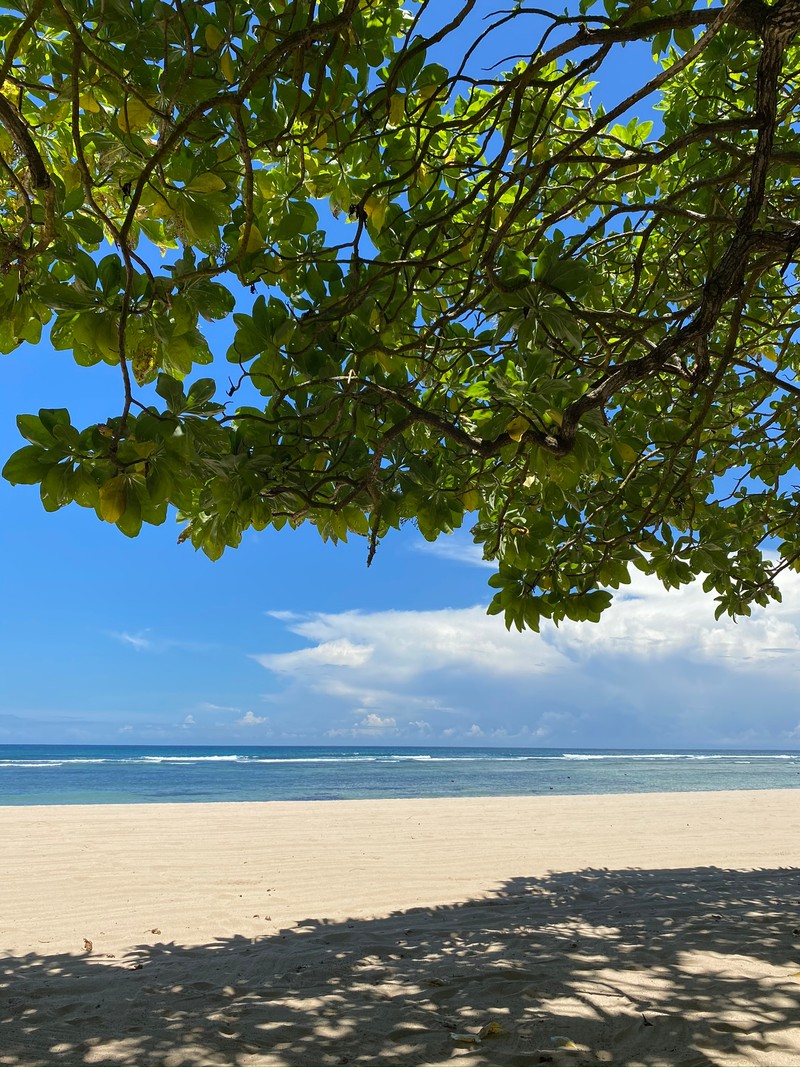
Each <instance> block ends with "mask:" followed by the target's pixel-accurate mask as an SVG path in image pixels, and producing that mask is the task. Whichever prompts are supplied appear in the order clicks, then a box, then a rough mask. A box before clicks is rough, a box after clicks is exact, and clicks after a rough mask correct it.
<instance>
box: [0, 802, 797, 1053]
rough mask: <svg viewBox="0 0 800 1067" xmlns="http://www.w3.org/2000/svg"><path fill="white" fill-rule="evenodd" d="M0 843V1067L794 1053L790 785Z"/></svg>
mask: <svg viewBox="0 0 800 1067" xmlns="http://www.w3.org/2000/svg"><path fill="white" fill-rule="evenodd" d="M0 841H1V842H2V856H3V860H2V879H1V880H0V949H1V950H2V951H3V957H4V958H3V960H2V962H1V963H0V974H1V975H2V977H0V1064H9V1065H33V1064H36V1065H41V1064H59V1065H67V1064H70V1065H71V1064H129V1065H134V1064H140V1065H161V1064H163V1065H165V1067H177V1065H195V1064H197V1065H200V1064H220V1065H225V1064H231V1065H233V1064H236V1065H243V1067H246V1065H260V1064H263V1065H276V1064H286V1065H290V1064H297V1065H300V1064H342V1065H344V1064H443V1063H450V1062H455V1063H458V1064H463V1065H464V1067H469V1065H472V1064H508V1065H523V1064H537V1063H555V1064H562V1063H563V1064H584V1063H586V1064H588V1063H613V1064H676V1065H677V1064H680V1065H688V1064H722V1065H734V1064H764V1065H767V1064H769V1065H782V1064H786V1065H788V1064H798V1063H800V870H799V869H798V855H799V854H800V791H794V790H775V791H761V792H730V793H684V794H680V793H678V794H640V795H626V796H604V797H588V796H581V797H578V796H575V797H560V796H553V797H514V798H486V799H481V798H476V799H443V800H383V801H331V802H307V803H263V804H182V805H181V804H164V805H122V806H114V805H108V806H91V807H77V806H76V807H6V808H0ZM481 1033H483V1036H482V1037H481V1036H480V1035H481Z"/></svg>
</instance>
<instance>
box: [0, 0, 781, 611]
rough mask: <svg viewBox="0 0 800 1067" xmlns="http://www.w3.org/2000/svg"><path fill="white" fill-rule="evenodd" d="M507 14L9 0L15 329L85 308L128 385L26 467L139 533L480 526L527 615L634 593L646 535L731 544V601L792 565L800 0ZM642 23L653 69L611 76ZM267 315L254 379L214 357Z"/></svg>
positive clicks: (12, 341)
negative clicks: (218, 332)
mask: <svg viewBox="0 0 800 1067" xmlns="http://www.w3.org/2000/svg"><path fill="white" fill-rule="evenodd" d="M443 9H444V10H443ZM483 14H485V10H481V6H480V5H479V4H478V2H477V0H464V2H463V4H462V6H460V7H459V8H457V9H456V8H455V6H454V5H439V4H436V3H433V2H431V0H422V2H420V3H413V2H412V0H408V2H407V4H406V6H405V7H404V6H403V5H402V3H401V0H319V2H313V0H311V2H302V3H301V2H299V0H297V2H290V0H249V2H248V0H217V2H216V3H215V4H214V5H210V4H201V3H194V2H190V0H32V2H30V3H28V2H27V0H26V2H23V3H22V5H21V6H20V7H18V8H16V13H15V8H14V6H13V5H12V7H8V6H7V7H6V8H4V12H3V14H2V15H0V23H2V66H1V67H0V78H1V79H2V85H3V87H2V95H0V124H1V125H2V129H0V182H2V193H3V197H2V206H1V207H0V268H1V269H2V275H0V304H2V315H0V346H1V347H2V350H3V351H4V352H10V351H11V350H12V349H14V348H16V347H17V346H18V345H20V344H21V343H22V342H23V341H27V342H30V343H33V344H36V343H38V342H39V340H40V338H41V336H42V330H43V327H44V326H45V325H48V327H49V336H50V340H51V342H52V344H53V346H54V347H55V348H56V349H58V350H64V351H71V353H72V356H73V357H74V359H75V360H76V361H77V362H78V363H79V364H80V365H82V366H86V367H91V366H92V365H93V364H97V363H99V362H101V361H103V362H105V363H110V364H114V365H116V366H118V367H119V372H120V386H121V392H120V406H119V411H118V413H117V414H116V415H115V417H113V418H108V419H106V420H105V421H102V422H98V423H96V424H93V425H91V426H89V427H87V428H85V429H79V428H76V427H74V426H72V424H71V421H70V416H69V413H68V411H67V410H66V409H47V410H41V411H40V412H39V413H38V415H32V414H25V415H21V416H20V418H19V428H20V431H21V433H22V435H23V437H24V438H26V440H27V442H28V444H27V445H25V446H24V447H22V448H21V449H20V450H19V451H17V452H15V453H14V455H12V456H11V458H10V459H9V460H8V462H7V463H6V466H5V468H4V475H5V477H6V478H7V479H8V480H9V481H11V482H13V483H27V484H38V485H40V489H41V497H42V502H43V504H44V506H45V508H46V509H48V510H50V511H52V510H55V509H57V508H60V507H62V506H64V505H65V504H67V503H69V502H71V501H76V502H77V503H78V504H80V505H82V506H84V507H90V508H94V509H95V510H96V512H97V514H98V516H99V517H100V518H101V519H103V520H105V521H106V522H112V523H116V525H117V526H118V527H119V529H120V530H121V531H122V532H123V533H125V534H127V535H129V536H133V535H135V534H136V533H137V532H138V531H139V529H140V527H141V524H142V523H143V522H147V523H161V522H163V521H164V519H165V517H166V515H167V511H168V508H169V506H170V505H171V506H173V507H174V508H176V509H177V511H178V515H179V518H180V519H181V520H183V521H185V523H186V525H185V528H184V530H183V532H182V533H181V536H180V540H185V539H189V540H191V542H192V544H194V545H195V547H197V548H201V549H203V551H204V552H206V553H207V554H208V555H209V556H210V557H211V558H212V559H216V558H217V557H218V556H219V555H220V554H221V553H222V552H223V550H224V548H225V547H226V546H235V545H236V544H238V542H239V539H240V537H241V533H242V531H243V530H244V529H245V528H247V527H250V526H252V527H255V528H256V529H261V528H263V527H265V526H268V525H273V526H281V525H283V524H284V523H287V522H288V523H290V524H291V525H298V524H299V523H301V522H303V521H309V522H312V523H313V524H314V525H316V527H317V529H318V531H319V533H320V534H321V535H322V537H324V538H332V539H334V540H336V539H340V538H342V539H343V538H346V537H347V535H348V533H349V532H350V531H354V532H355V533H357V534H361V535H363V536H364V537H366V538H367V540H368V560H369V561H371V560H372V557H373V555H374V554H375V551H376V547H377V546H378V544H379V541H380V540H381V539H382V538H383V537H385V536H386V535H387V533H388V532H389V531H390V530H391V529H392V528H395V527H398V526H399V525H400V524H402V523H403V522H405V521H408V520H413V521H415V522H416V523H417V524H418V526H419V529H420V531H421V532H422V534H423V535H424V536H425V537H426V538H428V539H434V538H436V537H437V536H438V535H439V534H441V533H442V532H450V531H452V530H453V529H455V528H456V527H459V526H461V525H462V523H463V522H464V521H465V518H469V520H470V521H473V520H474V521H475V525H474V530H473V533H474V536H475V539H476V541H477V542H478V543H479V544H481V545H482V546H483V551H484V553H485V555H486V556H487V558H489V559H492V560H496V561H497V564H498V569H497V573H496V574H495V575H494V576H493V577H492V579H491V581H490V584H491V585H492V586H493V587H494V589H495V590H496V594H495V596H494V599H493V601H492V604H491V607H490V609H489V610H490V611H492V612H504V613H505V617H506V621H507V623H508V624H509V625H512V624H513V625H516V626H518V627H519V628H522V627H523V626H531V627H534V628H536V627H537V626H538V624H539V620H540V619H541V618H542V617H550V618H553V619H554V620H555V621H558V620H559V619H562V618H565V617H568V618H573V619H592V620H596V619H597V618H598V617H599V615H600V613H601V611H602V610H603V609H604V608H605V607H606V606H607V604H608V603H609V601H610V599H611V593H610V592H609V591H608V590H609V589H614V588H617V587H618V586H619V585H620V584H621V583H625V582H628V581H629V571H630V569H631V567H638V568H639V569H641V570H643V571H646V572H648V573H654V574H656V575H657V576H658V578H659V579H660V580H661V581H662V582H663V583H664V584H665V585H667V586H678V585H680V584H683V583H687V582H690V581H692V580H693V579H695V578H697V577H699V576H702V577H703V581H704V586H705V588H706V589H707V590H708V591H712V590H714V591H716V594H717V599H718V601H719V607H718V611H719V612H720V613H721V612H729V613H730V614H732V615H736V614H748V613H749V611H750V604H751V603H753V602H755V603H758V604H765V603H767V601H768V599H769V598H771V597H772V598H775V597H779V592H778V589H777V586H776V584H775V579H776V577H777V575H778V574H779V573H780V572H781V571H782V570H783V569H785V568H787V567H790V568H794V569H800V521H799V519H798V517H799V516H800V489H798V488H796V487H795V486H794V484H793V479H795V468H796V466H797V463H798V441H797V436H798V435H797V429H796V428H797V404H798V398H799V397H800V385H798V384H797V382H796V380H795V368H796V367H797V363H798V347H797V342H796V340H795V333H796V330H797V326H798V321H797V307H798V297H797V280H796V275H795V265H796V262H797V252H798V248H800V222H798V221H797V220H798V211H799V210H800V192H799V191H798V185H797V179H796V174H797V168H798V163H800V144H799V143H798V127H797V122H798V120H799V119H800V115H799V114H798V108H800V86H799V85H798V82H797V74H796V72H797V69H798V66H799V65H800V64H799V63H798V60H800V49H798V47H797V45H796V43H795V33H796V30H797V29H798V27H800V0H778V2H776V3H774V4H772V5H769V4H766V3H764V2H762V0H731V2H729V3H728V4H727V5H725V6H724V7H716V6H712V7H706V6H704V5H701V4H698V5H697V6H694V4H693V2H692V0H688V2H681V0H648V2H647V3H641V2H639V0H634V2H633V3H631V4H629V5H626V4H623V3H619V2H618V0H605V3H604V5H603V6H600V5H599V4H597V3H591V2H590V0H581V2H580V8H579V9H576V10H572V11H570V12H566V13H564V14H561V15H557V14H549V13H547V12H546V11H542V10H539V9H533V8H527V7H526V6H525V5H524V3H518V4H516V5H514V7H513V9H511V10H508V11H506V12H500V13H495V14H493V15H491V17H489V18H486V19H483V20H482V21H481V20H478V21H476V20H477V19H478V16H481V15H483ZM437 19H438V20H439V21H438V22H437V21H436V20H437ZM469 27H474V32H473V37H472V43H471V44H470V46H469V47H468V48H466V49H465V48H464V47H463V46H462V45H458V46H456V45H453V44H449V43H448V42H450V41H451V40H459V41H463V39H464V33H465V32H466V29H468V28H469ZM454 35H458V36H454ZM509 40H513V41H515V42H521V43H522V44H523V45H524V47H523V48H522V51H523V52H524V54H523V55H519V56H512V57H511V58H510V59H508V60H506V61H505V64H500V65H496V66H495V67H494V68H492V67H490V68H489V70H488V72H487V70H486V69H485V64H484V63H483V60H482V58H481V57H485V56H487V55H491V56H492V57H493V58H494V59H497V58H500V57H498V56H497V50H498V49H499V48H501V47H502V46H503V45H504V44H505V45H507V43H508V41H509ZM494 42H497V44H496V45H495V44H494ZM631 42H649V46H650V49H651V51H652V54H653V57H654V60H655V61H654V63H653V68H652V76H651V77H650V78H649V80H648V81H647V82H646V83H645V84H641V85H638V86H636V87H635V90H634V91H631V92H630V94H629V95H628V96H627V98H626V99H624V100H620V101H619V102H618V103H615V104H614V105H613V106H611V105H609V104H608V103H607V104H606V106H605V107H603V106H601V105H600V104H599V103H594V102H593V93H592V90H593V87H594V86H595V81H596V80H597V79H599V80H600V86H601V89H602V86H603V84H604V81H603V79H604V78H606V77H607V72H608V70H609V67H610V65H612V64H620V63H624V62H625V53H624V52H623V51H622V49H624V47H625V46H626V44H627V45H630V44H631ZM456 48H458V52H457V53H456ZM493 48H494V52H493V51H492V49H493ZM628 54H630V53H628ZM453 55H456V59H455V60H454V59H453V58H452V57H453ZM442 59H445V60H447V61H448V67H445V66H444V65H442V63H441V62H440V61H441V60H442ZM504 66H505V67H506V68H508V69H507V70H504V71H503V67H504ZM501 71H503V72H501ZM641 115H644V116H645V118H644V119H641V117H637V116H641ZM106 241H108V242H110V249H111V250H110V251H109V250H108V247H109V246H108V245H105V247H104V242H106ZM157 250H161V252H162V253H164V255H163V258H162V257H161V256H160V255H159V254H158V252H157ZM231 317H232V323H233V326H235V332H234V330H233V329H232V330H231V335H232V338H233V339H232V343H231V345H230V348H229V349H228V352H227V358H228V360H229V361H230V364H231V367H230V379H229V386H228V387H227V388H226V386H225V384H224V382H223V384H219V383H217V382H215V380H214V379H211V378H202V377H201V378H199V379H197V378H195V380H194V381H193V383H192V384H191V385H188V386H187V385H186V384H185V382H184V379H186V378H187V377H189V376H194V375H195V374H196V371H195V365H196V364H199V365H203V364H207V363H209V362H211V360H212V353H211V350H210V348H209V344H208V341H207V339H206V337H205V336H204V333H203V329H202V326H203V323H204V322H207V321H210V320H214V319H229V318H231ZM218 377H219V376H218ZM223 377H224V376H223ZM153 383H154V385H155V389H154V390H153V388H152V384H153Z"/></svg>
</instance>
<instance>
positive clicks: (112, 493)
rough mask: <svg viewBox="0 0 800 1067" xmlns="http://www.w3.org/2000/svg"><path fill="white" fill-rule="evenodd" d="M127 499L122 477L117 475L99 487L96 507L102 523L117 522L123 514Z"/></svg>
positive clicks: (125, 486)
mask: <svg viewBox="0 0 800 1067" xmlns="http://www.w3.org/2000/svg"><path fill="white" fill-rule="evenodd" d="M127 499H128V491H127V485H126V482H125V478H124V476H123V475H121V474H118V475H117V476H116V477H115V478H111V479H109V481H107V482H104V483H103V484H102V485H101V486H100V502H99V505H98V508H99V511H100V518H101V519H103V521H104V522H119V520H120V519H121V518H122V516H123V515H124V514H125V507H126V504H127Z"/></svg>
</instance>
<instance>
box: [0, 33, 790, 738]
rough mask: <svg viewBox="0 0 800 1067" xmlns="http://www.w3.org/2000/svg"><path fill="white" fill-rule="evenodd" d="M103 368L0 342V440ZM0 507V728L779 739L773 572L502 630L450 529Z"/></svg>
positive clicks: (19, 493)
mask: <svg viewBox="0 0 800 1067" xmlns="http://www.w3.org/2000/svg"><path fill="white" fill-rule="evenodd" d="M641 60H642V57H641V56H639V57H638V58H637V57H636V55H635V53H633V52H632V50H630V49H629V50H628V51H627V52H626V64H627V69H628V72H629V71H630V70H631V68H632V67H637V66H638V67H641V66H642V63H641V62H640V61H641ZM651 71H652V68H651ZM617 73H618V74H619V73H620V72H617ZM623 88H624V83H623V81H622V79H621V77H619V78H612V79H611V82H610V89H609V90H608V91H609V92H610V94H611V99H610V101H609V102H613V98H614V94H615V93H618V92H619V91H621V89H623ZM213 336H214V347H215V349H217V350H218V351H219V353H220V354H221V355H224V351H225V349H226V348H227V345H228V343H229V340H230V335H229V333H228V332H227V327H223V328H221V329H220V328H216V330H215V333H214V335H213ZM228 370H229V368H228V366H227V365H225V364H224V363H223V364H222V372H223V375H226V374H227V373H228ZM205 373H206V371H205V370H201V371H200V372H199V373H198V374H197V375H195V376H201V374H205ZM117 374H118V372H117V371H116V370H115V369H113V368H108V367H104V366H101V367H97V368H92V369H91V370H88V371H87V370H83V369H80V368H77V367H75V366H74V364H72V361H71V356H70V355H69V353H55V352H53V351H52V350H51V349H50V348H49V346H47V345H46V344H42V345H41V346H39V347H38V348H37V349H36V350H31V349H21V350H19V351H17V352H15V353H13V354H12V355H10V356H6V357H0V456H2V458H3V459H5V457H6V456H7V455H8V454H9V453H10V452H12V451H14V450H15V449H16V448H18V447H19V446H20V444H21V441H20V439H19V438H18V436H17V432H16V428H15V425H14V416H15V415H16V414H17V413H19V412H27V411H36V410H37V409H38V408H39V407H59V406H67V407H69V408H70V410H71V412H72V415H73V420H74V422H75V423H76V424H77V425H81V426H82V425H85V424H87V423H89V422H91V421H103V420H104V419H105V418H107V417H108V416H110V415H112V414H114V413H116V412H118V410H119V403H120V390H119V383H118V380H117ZM223 380H224V378H223ZM0 514H1V515H2V519H3V521H2V524H0V554H1V556H0V558H2V564H0V574H1V575H2V577H1V578H0V595H2V605H3V631H2V642H1V643H0V671H1V672H2V673H1V674H0V677H2V680H3V681H2V686H0V744H1V743H17V742H21V743H29V742H51V743H60V742H63V743H118V744H122V743H131V744H142V743H150V744H220V745H224V744H319V743H327V744H351V743H358V744H359V745H365V744H378V745H383V744H420V745H429V744H445V745H469V744H478V745H501V746H505V745H521V746H546V747H549V746H561V745H568V746H573V747H574V746H581V747H592V746H595V747H606V746H608V747H611V746H628V747H667V746H669V747H717V746H741V747H794V748H800V709H798V706H797V700H796V694H797V680H798V675H797V671H798V666H797V664H798V663H800V657H799V656H798V653H799V652H800V581H798V580H797V579H796V577H794V576H792V577H790V578H789V579H788V582H787V584H786V585H785V587H784V596H785V600H784V604H783V605H781V606H776V607H775V608H772V609H771V610H770V611H769V612H768V613H766V614H765V613H763V612H760V613H758V614H757V615H755V616H754V618H753V619H752V620H748V621H743V622H741V623H739V624H738V625H734V624H732V623H730V622H727V621H721V622H719V623H715V622H714V619H713V607H714V605H713V602H711V601H709V600H707V599H706V598H704V596H703V594H702V592H701V591H700V590H699V588H691V589H689V590H685V591H682V592H681V593H679V594H670V595H667V594H666V593H664V592H663V591H662V590H661V589H660V588H659V587H658V586H656V585H655V584H653V583H652V582H649V581H647V580H645V579H643V578H642V577H641V576H640V577H638V578H637V579H636V580H635V583H634V585H633V586H632V587H631V589H630V590H629V592H628V596H627V599H625V600H624V601H620V602H618V603H617V604H616V605H615V607H614V608H613V609H612V611H611V612H610V613H609V614H608V616H607V618H604V620H603V622H602V623H601V624H600V625H598V626H594V627H590V626H583V627H579V626H575V625H571V626H564V627H562V629H561V630H559V631H556V630H554V629H552V628H551V629H548V630H545V631H543V633H542V634H541V635H536V634H532V633H525V634H517V633H516V632H514V633H511V634H509V633H507V632H506V630H505V627H504V625H503V623H502V621H501V620H499V619H498V618H490V617H488V616H486V614H485V606H486V604H487V603H488V599H489V597H488V590H487V588H486V580H487V578H488V577H489V575H490V574H491V571H490V570H489V569H487V568H486V567H485V566H484V565H483V564H482V563H481V561H480V559H479V558H478V557H477V556H476V554H475V552H474V550H473V549H472V547H471V543H470V538H469V536H468V534H467V533H466V532H464V533H463V535H462V534H460V535H457V536H456V537H453V538H446V539H444V540H442V541H441V542H439V543H438V544H437V545H434V546H430V545H427V544H426V543H425V542H424V541H423V540H422V538H421V537H420V536H419V535H418V534H417V533H416V531H415V530H414V529H413V528H411V527H410V526H407V527H406V528H405V529H404V530H403V531H402V533H401V534H398V535H395V536H393V537H391V538H389V539H387V540H386V541H385V542H384V543H383V544H382V545H381V547H380V549H379V552H378V555H377V558H376V560H375V563H374V564H373V566H372V568H371V569H370V570H367V569H366V566H365V562H366V548H365V544H364V542H363V541H361V540H359V539H355V540H354V541H353V542H352V543H351V544H349V545H340V546H337V547H334V546H332V545H324V544H323V543H322V542H321V541H320V539H319V538H318V536H317V535H316V533H315V532H314V530H313V529H312V528H309V527H305V528H302V529H300V530H298V531H288V530H285V531H282V532H280V533H275V532H265V533H259V534H254V533H250V534H247V535H246V536H245V538H244V541H243V543H242V546H241V547H240V548H239V549H238V550H237V551H235V552H228V553H227V554H226V555H225V556H224V557H223V559H222V560H221V561H219V562H218V563H215V564H212V563H210V562H209V561H208V560H207V559H206V558H205V557H204V556H202V555H197V554H196V553H195V552H194V550H193V549H192V548H191V547H190V546H188V545H182V546H178V545H177V544H176V538H177V534H178V532H179V527H178V526H176V525H175V523H174V522H172V521H168V522H167V524H166V525H165V526H162V527H160V528H156V529H152V528H145V529H143V531H142V534H141V535H140V537H139V538H138V539H136V540H134V541H130V540H128V539H126V538H125V537H123V535H122V534H120V533H119V532H118V531H117V530H116V529H115V528H114V527H112V526H108V525H105V524H102V523H100V522H98V520H97V519H96V517H95V515H94V513H92V512H87V511H84V510H82V509H80V508H78V507H77V506H75V505H73V506H72V507H70V508H67V509H65V510H63V511H60V512H57V513H55V514H52V515H47V514H46V513H45V512H44V511H43V509H42V507H41V505H40V503H39V499H38V492H37V490H36V489H35V488H31V487H28V486H20V487H16V488H12V487H10V486H9V485H8V484H7V483H5V482H2V483H0Z"/></svg>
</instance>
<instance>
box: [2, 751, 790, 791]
mask: <svg viewBox="0 0 800 1067" xmlns="http://www.w3.org/2000/svg"><path fill="white" fill-rule="evenodd" d="M798 787H800V752H792V751H788V750H787V751H783V752H755V751H753V752H732V751H699V750H698V751H669V750H662V751H660V752H658V751H626V750H621V749H616V750H614V749H578V748H574V749H544V748H540V749H497V748H451V749H447V748H427V749H426V748H399V747H395V748H367V747H359V748H355V747H354V748H338V747H337V748H282V747H275V748H267V747H264V748H251V747H236V746H232V747H229V748H193V747H186V748H176V747H169V748H166V747H134V746H113V747H112V746H92V745H90V746H76V745H0V804H3V805H8V804H130V803H165V802H181V803H192V802H200V801H238V800H339V799H351V800H354V799H363V798H367V797H385V798H391V797H447V796H531V795H543V794H548V793H561V794H587V793H588V794H600V793H649V792H654V793H659V792H679V791H688V792H693V791H702V790H708V789H786V788H798Z"/></svg>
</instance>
